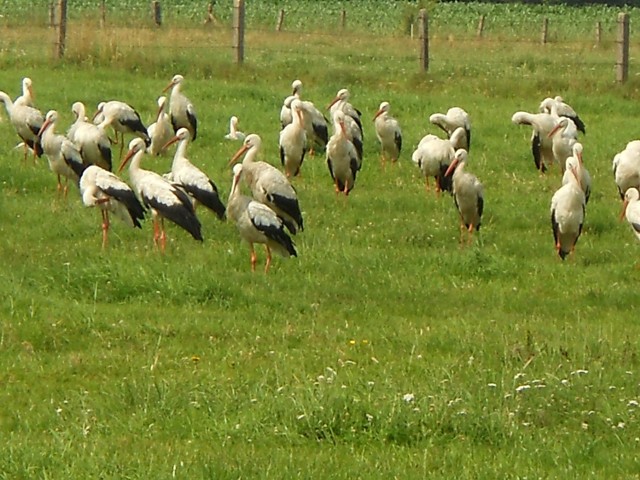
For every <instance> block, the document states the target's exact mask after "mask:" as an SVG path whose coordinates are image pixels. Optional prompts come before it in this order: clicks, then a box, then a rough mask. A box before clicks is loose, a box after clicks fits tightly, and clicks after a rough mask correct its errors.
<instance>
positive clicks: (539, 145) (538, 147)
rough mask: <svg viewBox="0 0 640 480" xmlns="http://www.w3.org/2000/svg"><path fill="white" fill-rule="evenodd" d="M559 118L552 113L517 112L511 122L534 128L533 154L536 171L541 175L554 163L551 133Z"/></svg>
mask: <svg viewBox="0 0 640 480" xmlns="http://www.w3.org/2000/svg"><path fill="white" fill-rule="evenodd" d="M557 118H558V117H556V116H555V115H551V114H550V113H528V112H516V113H514V114H513V116H512V117H511V121H512V122H513V123H515V124H516V125H529V126H531V127H532V128H533V132H532V134H531V153H533V161H534V163H535V165H536V169H537V170H539V171H540V172H541V173H543V172H546V171H547V164H549V165H551V164H552V163H553V140H552V139H551V138H549V132H551V130H553V127H555V126H556V122H557Z"/></svg>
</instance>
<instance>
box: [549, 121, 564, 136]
mask: <svg viewBox="0 0 640 480" xmlns="http://www.w3.org/2000/svg"><path fill="white" fill-rule="evenodd" d="M561 128H562V125H560V124H559V123H558V124H557V125H556V126H555V127H553V128H552V129H551V131H550V132H549V134H548V135H547V138H551V137H553V136H554V135H555V134H556V132H557V131H558V130H560V129H561Z"/></svg>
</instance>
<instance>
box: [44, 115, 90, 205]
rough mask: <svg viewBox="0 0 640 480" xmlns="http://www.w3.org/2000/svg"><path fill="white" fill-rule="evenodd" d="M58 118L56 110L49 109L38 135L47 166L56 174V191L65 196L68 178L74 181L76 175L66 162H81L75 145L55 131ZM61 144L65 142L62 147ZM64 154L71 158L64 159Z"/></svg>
mask: <svg viewBox="0 0 640 480" xmlns="http://www.w3.org/2000/svg"><path fill="white" fill-rule="evenodd" d="M57 120H58V112H56V111H55V110H49V111H48V112H47V114H46V116H45V120H44V123H43V124H42V127H41V128H40V132H38V136H39V137H40V139H41V142H42V149H43V151H44V154H45V155H46V156H47V159H48V160H49V168H50V169H51V171H52V172H53V173H54V174H55V175H56V176H57V179H58V187H57V188H58V192H61V191H62V192H63V194H64V196H65V197H66V196H67V192H68V190H69V180H72V181H73V182H76V181H77V180H78V175H77V174H76V173H75V172H74V170H73V169H72V168H71V167H70V166H69V164H68V162H71V161H75V162H79V163H82V156H81V155H80V151H79V150H78V149H77V148H76V146H75V145H74V144H73V143H72V142H71V140H69V139H68V138H67V137H65V136H64V135H60V134H57V133H55V125H56V122H57ZM63 144H67V145H66V147H65V148H64V149H63V148H62V146H63ZM65 155H66V156H72V158H69V159H66V158H65ZM62 177H64V178H65V184H64V186H63V185H62Z"/></svg>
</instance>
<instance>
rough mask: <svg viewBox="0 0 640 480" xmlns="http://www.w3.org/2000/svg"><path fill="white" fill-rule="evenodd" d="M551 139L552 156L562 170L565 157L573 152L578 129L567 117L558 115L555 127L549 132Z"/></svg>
mask: <svg viewBox="0 0 640 480" xmlns="http://www.w3.org/2000/svg"><path fill="white" fill-rule="evenodd" d="M549 137H550V138H551V139H552V142H553V143H552V147H551V151H552V152H553V158H554V160H555V161H556V162H558V164H559V165H560V168H561V169H562V170H563V171H564V166H565V162H566V160H567V158H569V157H570V156H571V155H572V153H573V145H574V144H575V143H576V142H577V141H578V129H577V128H576V124H575V123H573V120H571V119H570V118H568V117H558V120H557V122H556V125H555V127H553V128H552V129H551V131H550V132H549Z"/></svg>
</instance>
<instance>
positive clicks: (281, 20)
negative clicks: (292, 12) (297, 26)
mask: <svg viewBox="0 0 640 480" xmlns="http://www.w3.org/2000/svg"><path fill="white" fill-rule="evenodd" d="M283 23H284V8H283V9H281V10H280V13H278V22H277V23H276V32H279V31H281V30H282V24H283Z"/></svg>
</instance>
